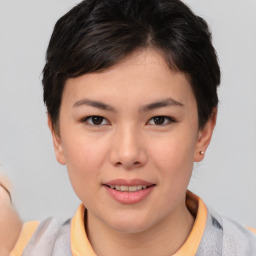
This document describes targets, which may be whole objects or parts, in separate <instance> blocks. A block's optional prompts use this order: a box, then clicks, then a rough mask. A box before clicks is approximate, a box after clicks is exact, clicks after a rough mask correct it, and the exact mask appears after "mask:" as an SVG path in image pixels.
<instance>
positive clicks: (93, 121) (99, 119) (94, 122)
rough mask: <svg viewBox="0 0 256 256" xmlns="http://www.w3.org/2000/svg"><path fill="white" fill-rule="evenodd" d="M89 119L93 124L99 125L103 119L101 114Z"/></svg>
mask: <svg viewBox="0 0 256 256" xmlns="http://www.w3.org/2000/svg"><path fill="white" fill-rule="evenodd" d="M91 119H92V123H93V124H94V125H100V124H101V123H102V121H103V117H101V116H93V117H91Z"/></svg>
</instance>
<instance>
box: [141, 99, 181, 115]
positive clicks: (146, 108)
mask: <svg viewBox="0 0 256 256" xmlns="http://www.w3.org/2000/svg"><path fill="white" fill-rule="evenodd" d="M169 106H179V107H183V106H184V105H183V104H182V103H181V102H179V101H176V100H174V99H173V98H167V99H164V100H160V101H156V102H153V103H150V104H148V105H145V106H143V107H141V108H140V112H147V111H150V110H154V109H158V108H163V107H169Z"/></svg>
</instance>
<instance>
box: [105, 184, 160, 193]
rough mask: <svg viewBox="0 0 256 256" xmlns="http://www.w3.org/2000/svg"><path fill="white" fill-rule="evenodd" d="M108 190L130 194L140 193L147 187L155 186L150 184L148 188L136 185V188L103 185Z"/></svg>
mask: <svg viewBox="0 0 256 256" xmlns="http://www.w3.org/2000/svg"><path fill="white" fill-rule="evenodd" d="M105 186H107V187H109V188H112V189H115V190H117V191H120V192H130V193H135V192H138V191H141V190H143V189H147V188H149V187H152V186H155V184H152V185H150V186H146V185H136V186H126V185H105Z"/></svg>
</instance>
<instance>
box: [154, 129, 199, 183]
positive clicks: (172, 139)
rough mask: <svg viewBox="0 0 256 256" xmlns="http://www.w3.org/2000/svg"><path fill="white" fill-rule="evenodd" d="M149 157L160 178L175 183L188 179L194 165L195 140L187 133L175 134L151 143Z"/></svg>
mask: <svg viewBox="0 0 256 256" xmlns="http://www.w3.org/2000/svg"><path fill="white" fill-rule="evenodd" d="M153 145H154V147H153V146H152V147H151V150H150V155H151V159H152V161H153V163H154V164H155V165H156V168H157V169H158V170H159V171H161V172H163V175H162V177H163V178H166V176H168V178H170V179H171V180H175V181H177V180H178V179H180V180H188V179H189V178H190V175H191V172H192V169H193V164H194V150H195V146H196V140H195V139H193V136H192V137H191V136H189V134H188V133H185V132H184V133H177V134H172V135H170V136H166V137H165V138H162V139H161V140H155V141H153Z"/></svg>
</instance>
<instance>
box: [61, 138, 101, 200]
mask: <svg viewBox="0 0 256 256" xmlns="http://www.w3.org/2000/svg"><path fill="white" fill-rule="evenodd" d="M63 152H64V157H65V160H66V165H67V170H68V175H69V178H70V182H71V184H72V186H73V189H74V191H75V192H76V194H77V195H78V197H79V198H80V199H81V200H82V201H86V200H87V198H86V196H87V195H88V194H90V191H92V190H93V188H94V187H95V186H98V185H99V184H100V176H101V169H102V168H101V166H102V163H103V161H104V158H105V155H106V145H104V143H101V144H99V143H95V142H92V141H90V139H89V138H88V139H86V138H81V137H80V139H79V138H75V137H73V138H72V140H68V141H63ZM92 181H93V182H92ZM90 188H91V189H90Z"/></svg>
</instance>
